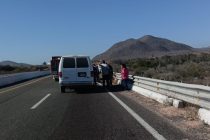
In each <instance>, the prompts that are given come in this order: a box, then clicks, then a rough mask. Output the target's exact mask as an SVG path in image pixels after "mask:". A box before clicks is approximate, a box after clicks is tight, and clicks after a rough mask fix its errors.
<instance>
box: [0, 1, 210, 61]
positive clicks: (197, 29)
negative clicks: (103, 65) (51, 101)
mask: <svg viewBox="0 0 210 140" xmlns="http://www.w3.org/2000/svg"><path fill="white" fill-rule="evenodd" d="M209 7H210V1H209V0H13V1H12V0H0V61H3V60H12V61H16V62H25V63H30V64H41V63H43V62H44V61H47V62H48V61H49V60H50V58H51V56H53V55H68V54H85V55H90V56H91V57H94V56H95V55H97V54H99V53H102V52H103V51H105V50H107V49H108V48H110V47H111V46H112V45H113V44H114V43H117V42H119V41H122V40H126V39H128V38H140V37H142V36H144V35H154V36H157V37H162V38H167V39H170V40H173V41H177V42H181V43H185V44H188V45H191V46H192V47H207V46H210V8H209Z"/></svg>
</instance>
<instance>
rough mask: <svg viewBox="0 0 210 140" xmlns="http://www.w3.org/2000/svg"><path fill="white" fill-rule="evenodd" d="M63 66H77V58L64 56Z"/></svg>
mask: <svg viewBox="0 0 210 140" xmlns="http://www.w3.org/2000/svg"><path fill="white" fill-rule="evenodd" d="M63 67H64V68H75V59H74V58H64V60H63Z"/></svg>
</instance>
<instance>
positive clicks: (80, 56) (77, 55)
mask: <svg viewBox="0 0 210 140" xmlns="http://www.w3.org/2000/svg"><path fill="white" fill-rule="evenodd" d="M62 57H89V56H87V55H66V56H62Z"/></svg>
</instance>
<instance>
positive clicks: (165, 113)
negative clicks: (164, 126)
mask: <svg viewBox="0 0 210 140" xmlns="http://www.w3.org/2000/svg"><path fill="white" fill-rule="evenodd" d="M121 94H122V95H123V96H126V97H128V98H130V99H132V100H134V101H135V102H136V103H138V104H140V105H143V106H145V107H146V108H147V109H148V110H151V111H153V112H155V113H157V114H158V115H160V116H162V117H164V118H166V119H168V120H169V121H170V122H171V123H172V124H173V125H174V126H176V127H178V128H179V129H181V130H182V131H184V132H185V133H187V134H188V135H189V136H192V137H193V138H195V140H210V126H208V125H205V124H204V123H203V122H202V121H200V120H199V118H198V108H197V107H195V106H193V105H189V104H188V105H186V106H185V107H184V108H179V109H177V108H175V107H173V106H166V105H163V104H160V103H159V102H157V101H154V100H152V99H149V98H147V97H145V96H142V95H140V94H138V93H135V92H133V91H129V92H128V91H124V92H122V93H121Z"/></svg>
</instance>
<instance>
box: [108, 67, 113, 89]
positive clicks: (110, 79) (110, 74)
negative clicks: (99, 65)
mask: <svg viewBox="0 0 210 140" xmlns="http://www.w3.org/2000/svg"><path fill="white" fill-rule="evenodd" d="M108 66H109V84H110V86H112V79H113V68H112V66H111V65H110V64H108Z"/></svg>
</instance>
